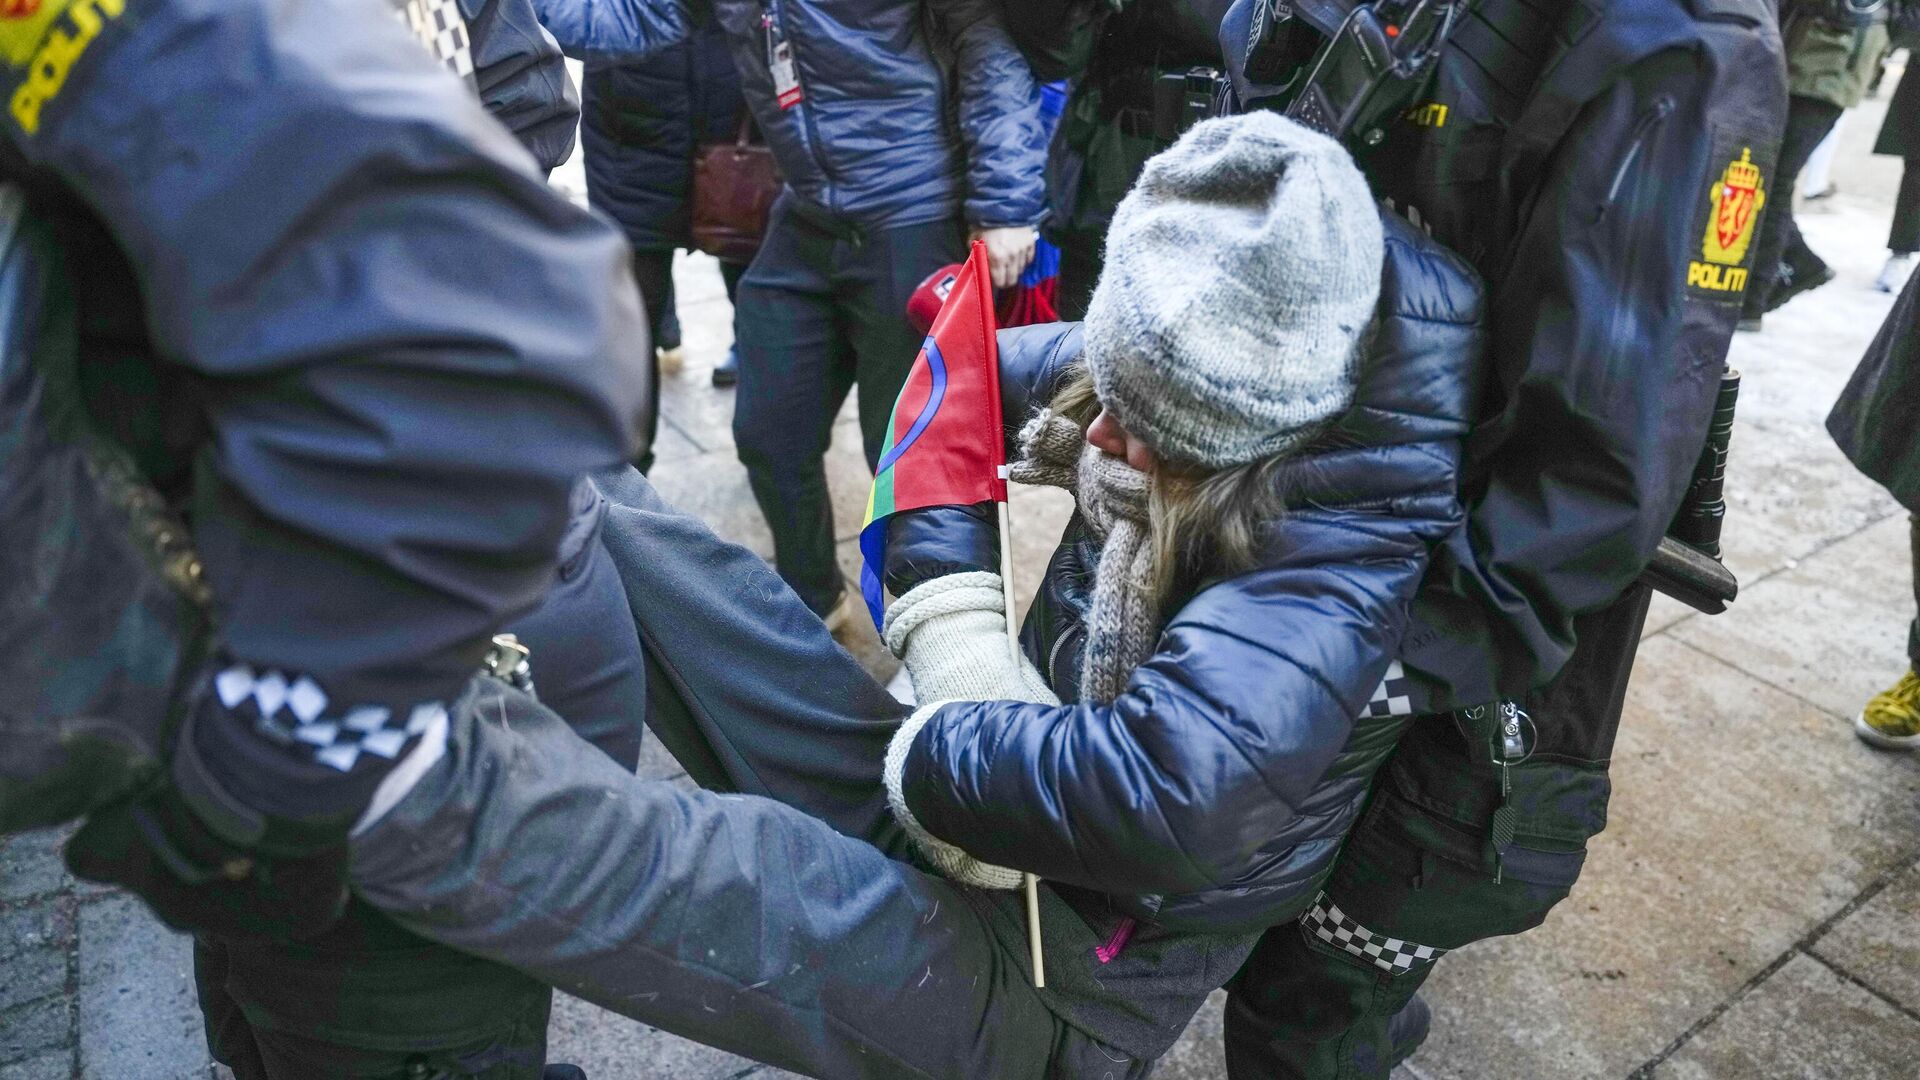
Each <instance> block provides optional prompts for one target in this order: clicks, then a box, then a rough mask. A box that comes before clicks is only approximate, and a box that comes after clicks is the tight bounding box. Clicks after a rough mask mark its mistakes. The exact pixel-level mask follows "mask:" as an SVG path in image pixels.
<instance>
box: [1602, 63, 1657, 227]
mask: <svg viewBox="0 0 1920 1080" xmlns="http://www.w3.org/2000/svg"><path fill="white" fill-rule="evenodd" d="M1672 115H1673V99H1672V98H1670V97H1668V96H1666V95H1665V94H1662V95H1660V97H1659V98H1658V99H1656V100H1655V101H1654V103H1653V107H1652V108H1650V109H1648V110H1647V111H1646V112H1644V113H1641V114H1640V119H1639V120H1637V121H1635V122H1634V125H1633V142H1632V143H1630V144H1628V146H1627V153H1626V156H1625V157H1623V158H1621V159H1620V166H1619V168H1616V169H1615V170H1613V182H1612V183H1610V184H1608V185H1607V198H1606V201H1605V202H1603V203H1601V204H1600V214H1599V215H1598V216H1597V217H1596V218H1595V220H1596V221H1598V220H1599V218H1600V217H1604V216H1606V212H1607V210H1608V209H1609V208H1611V207H1612V206H1613V204H1614V203H1615V202H1616V201H1617V200H1618V199H1619V198H1620V185H1621V184H1624V183H1626V180H1627V173H1628V172H1629V171H1630V170H1632V168H1633V166H1634V163H1635V162H1637V161H1639V160H1640V150H1641V148H1642V147H1644V146H1645V145H1646V144H1647V137H1648V136H1649V135H1652V134H1653V129H1654V128H1655V127H1658V126H1659V125H1661V124H1664V123H1666V121H1667V117H1669V116H1672Z"/></svg>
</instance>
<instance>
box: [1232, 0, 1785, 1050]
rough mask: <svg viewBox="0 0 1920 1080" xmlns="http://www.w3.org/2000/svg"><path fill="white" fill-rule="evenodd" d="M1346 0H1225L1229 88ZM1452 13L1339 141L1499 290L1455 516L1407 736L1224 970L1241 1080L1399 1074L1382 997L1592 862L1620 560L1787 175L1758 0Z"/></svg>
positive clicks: (1643, 525) (1696, 450)
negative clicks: (1779, 175)
mask: <svg viewBox="0 0 1920 1080" xmlns="http://www.w3.org/2000/svg"><path fill="white" fill-rule="evenodd" d="M1353 6H1354V5H1352V4H1340V3H1325V2H1316V3H1302V4H1298V5H1292V7H1293V8H1294V9H1297V17H1296V18H1294V19H1292V20H1290V21H1283V22H1274V21H1272V20H1268V19H1266V18H1265V16H1264V14H1262V15H1260V16H1257V17H1249V15H1250V12H1252V11H1257V10H1259V6H1258V5H1256V4H1253V3H1242V4H1236V5H1235V6H1234V9H1233V10H1232V11H1230V12H1229V13H1228V15H1227V17H1226V19H1225V21H1224V23H1223V31H1222V38H1223V45H1224V46H1225V51H1226V62H1227V65H1228V67H1229V69H1230V71H1231V72H1232V74H1233V77H1234V82H1235V90H1236V92H1237V93H1238V96H1239V97H1240V99H1241V101H1242V103H1244V104H1255V105H1257V104H1261V103H1263V102H1264V103H1268V104H1281V105H1284V104H1285V103H1286V102H1287V101H1288V100H1289V97H1288V94H1287V93H1284V92H1282V91H1280V90H1279V88H1278V87H1276V86H1272V85H1262V82H1261V81H1262V78H1263V74H1264V73H1263V72H1261V71H1259V70H1258V68H1259V65H1258V63H1250V62H1249V55H1250V52H1251V53H1253V58H1254V60H1256V61H1257V60H1258V59H1259V50H1260V49H1274V48H1278V49H1280V51H1282V52H1284V51H1285V49H1286V48H1287V40H1286V39H1287V38H1288V36H1289V35H1296V34H1324V33H1327V32H1330V31H1331V30H1332V29H1333V28H1334V27H1336V26H1337V25H1338V20H1339V19H1340V18H1341V17H1343V16H1344V15H1345V14H1346V11H1347V10H1348V9H1350V8H1352V7H1353ZM1376 6H1377V7H1378V8H1379V9H1380V10H1381V13H1384V14H1392V11H1390V10H1389V8H1393V9H1395V10H1397V9H1399V8H1405V7H1408V6H1410V5H1388V4H1385V3H1382V4H1379V5H1376ZM1276 7H1278V8H1279V9H1280V10H1281V11H1282V12H1283V14H1284V12H1285V11H1286V10H1287V9H1288V7H1289V5H1277V6H1276ZM1458 8H1459V10H1458V12H1457V21H1456V22H1455V23H1454V24H1453V25H1452V27H1451V33H1450V34H1448V36H1447V37H1446V38H1445V45H1444V49H1443V51H1442V52H1441V53H1440V55H1439V58H1438V60H1437V63H1436V64H1435V66H1434V67H1433V68H1432V70H1431V74H1430V80H1429V82H1428V83H1427V84H1426V89H1425V91H1424V93H1422V94H1421V95H1420V96H1418V97H1416V98H1415V99H1414V100H1413V101H1412V104H1411V107H1408V108H1405V109H1404V110H1397V111H1396V114H1395V115H1392V116H1390V117H1389V118H1387V120H1386V122H1384V123H1383V124H1382V125H1379V126H1377V127H1373V128H1371V129H1369V130H1367V131H1360V132H1356V133H1355V134H1356V135H1358V136H1359V138H1358V139H1356V140H1355V142H1354V146H1355V149H1356V151H1357V152H1356V157H1357V159H1358V161H1359V162H1360V164H1361V167H1362V169H1363V170H1364V171H1365V172H1366V173H1367V175H1368V177H1369V178H1370V180H1371V181H1372V182H1373V184H1374V186H1375V190H1376V192H1378V193H1379V194H1380V195H1381V196H1383V197H1384V198H1386V199H1388V200H1389V201H1390V202H1391V203H1393V204H1394V205H1395V206H1396V207H1397V208H1399V209H1400V210H1401V212H1403V213H1404V214H1405V215H1406V216H1407V217H1408V218H1409V219H1410V220H1412V221H1414V222H1416V223H1417V224H1419V225H1420V226H1422V227H1423V228H1425V229H1427V230H1428V231H1429V232H1430V233H1431V234H1432V235H1433V236H1434V237H1435V238H1436V239H1438V240H1440V241H1442V242H1443V243H1446V244H1447V245H1449V246H1450V247H1452V248H1453V249H1454V250H1455V251H1457V252H1458V253H1459V254H1461V255H1462V256H1464V257H1465V258H1466V259H1467V260H1468V261H1469V262H1470V263H1471V264H1473V266H1474V267H1475V268H1476V269H1477V270H1478V271H1479V272H1480V273H1481V274H1482V275H1483V276H1484V278H1485V279H1486V281H1487V284H1488V288H1489V311H1490V312H1491V321H1492V327H1491V339H1490V355H1491V361H1490V362H1491V370H1490V373H1489V377H1488V385H1489V393H1488V397H1487V400H1486V403H1485V411H1484V416H1483V420H1482V422H1481V423H1480V424H1479V425H1478V427H1477V428H1476V430H1475V434H1474V435H1473V436H1472V437H1471V438H1470V439H1469V442H1468V445H1467V465H1466V468H1465V469H1464V471H1463V495H1464V498H1465V501H1466V503H1467V505H1468V508H1469V519H1468V523H1467V525H1466V527H1465V528H1464V529H1463V530H1462V531H1461V532H1459V533H1458V534H1456V536H1455V537H1454V538H1453V539H1452V540H1451V541H1450V542H1448V543H1447V544H1446V545H1445V546H1443V547H1442V548H1441V549H1440V550H1438V551H1436V552H1435V554H1434V564H1433V567H1432V569H1431V571H1430V572H1429V573H1428V575H1427V578H1426V579H1425V581H1424V583H1423V585H1422V587H1421V591H1420V592H1419V594H1418V595H1417V596H1416V598H1415V600H1414V603H1413V624H1412V627H1411V629H1410V630H1409V634H1408V637H1407V639H1406V641H1405V643H1404V645H1403V648H1402V651H1401V659H1402V662H1403V666H1404V668H1405V677H1404V678H1403V679H1399V680H1393V681H1391V682H1390V684H1389V689H1390V691H1391V693H1390V696H1389V699H1390V700H1392V699H1402V700H1398V701H1397V702H1396V707H1398V708H1401V709H1403V710H1405V711H1408V712H1410V713H1413V714H1416V715H1415V716H1414V718H1413V719H1412V721H1411V724H1410V726H1409V728H1408V730H1407V734H1406V735H1405V737H1404V741H1403V742H1402V744H1401V746H1400V748H1399V750H1398V752H1397V753H1396V755H1395V756H1394V758H1393V759H1392V760H1391V761H1390V762H1389V763H1388V765H1387V767H1386V768H1385V769H1384V770H1383V775H1382V776H1381V778H1380V779H1379V780H1378V781H1377V783H1376V785H1375V793H1374V796H1373V799H1372V802H1371V803H1370V805H1369V807H1368V809H1367V810H1366V812H1365V814H1364V815H1363V817H1362V819H1361V820H1360V822H1359V823H1358V824H1357V825H1356V826H1355V828H1354V831H1353V832H1352V833H1351V834H1350V836H1349V839H1348V840H1347V842H1346V844H1345V846H1344V847H1343V849H1342V852H1341V856H1340V858H1339V860H1338V862H1337V863H1336V865H1335V868H1334V870H1333V873H1332V875H1331V877H1330V878H1329V879H1328V881H1327V883H1326V885H1325V891H1324V894H1323V895H1322V897H1321V899H1320V900H1319V902H1318V903H1317V904H1316V905H1315V907H1314V908H1313V909H1312V910H1310V911H1309V912H1308V913H1307V914H1306V915H1305V916H1304V917H1303V919H1302V921H1301V922H1300V923H1299V924H1297V925H1294V924H1289V925H1284V926H1279V927H1275V928H1274V929H1273V930H1271V931H1269V932H1268V933H1267V935H1266V936H1265V938H1264V939H1263V940H1262V942H1261V944H1260V946H1259V948H1258V949H1257V950H1256V951H1255V953H1254V955H1253V956H1252V958H1251V959H1250V960H1249V962H1248V963H1247V965H1246V967H1245V968H1244V969H1243V970H1242V971H1241V973H1240V974H1239V976H1238V977H1237V978H1236V979H1235V981H1234V982H1233V983H1232V984H1231V985H1230V987H1229V990H1230V995H1229V998H1228V1006H1227V1021H1226V1023H1227V1031H1226V1039H1227V1056H1228V1067H1229V1072H1230V1075H1232V1076H1233V1077H1235V1080H1252V1078H1256V1077H1313V1078H1331V1077H1335V1076H1340V1077H1349V1076H1385V1075H1386V1073H1387V1071H1388V1070H1389V1068H1390V1067H1391V1065H1392V1063H1393V1062H1394V1061H1396V1060H1398V1059H1399V1058H1401V1057H1404V1056H1405V1055H1406V1054H1407V1053H1409V1052H1411V1049H1412V1046H1411V1045H1409V1044H1410V1043H1411V1042H1412V1041H1413V1040H1411V1039H1407V1038H1402V1039H1401V1040H1400V1044H1399V1045H1397V1046H1396V1045H1395V1041H1394V1039H1393V1038H1392V1037H1391V1036H1390V1033H1389V1027H1388V1022H1389V1018H1391V1017H1393V1016H1395V1014H1397V1013H1400V1012H1401V1010H1403V1009H1404V1008H1406V1007H1407V1006H1408V1003H1409V1002H1410V1001H1411V999H1412V997H1413V994H1414V991H1415V990H1416V989H1417V988H1418V987H1419V986H1420V984H1421V983H1422V982H1424V981H1425V980H1426V978H1427V976H1428V974H1429V973H1430V972H1431V970H1432V967H1433V964H1434V962H1435V961H1436V960H1437V959H1438V958H1439V957H1440V956H1442V955H1444V954H1445V953H1446V952H1448V951H1450V950H1452V949H1457V948H1459V947H1461V946H1463V945H1466V944H1469V943H1471V942H1474V941H1478V940H1481V939H1483V938H1487V937H1493V936H1496V935H1501V934H1514V933H1519V932H1521V931H1524V930H1526V929H1529V928H1530V927H1533V926H1535V925H1537V924H1538V923H1539V922H1540V921H1541V919H1543V918H1544V917H1545V915H1546V913H1547V912H1548V911H1549V910H1550V909H1551V908H1552V907H1553V906H1554V904H1556V903H1558V902H1559V901H1560V900H1561V899H1562V898H1564V897H1565V896H1566V895H1567V893H1568V890H1569V889H1570V888H1571V887H1572V885H1573V883H1574V881H1575V879H1576V878H1577V877H1578V876H1579V873H1580V867H1581V864H1582V861H1583V860H1584V858H1585V847H1586V841H1587V839H1588V838H1589V837H1591V836H1593V835H1594V834H1596V833H1598V832H1599V831H1600V830H1601V829H1602V828H1603V827H1604V825H1605V824H1606V807H1607V798H1608V793H1609V786H1608V781H1607V764H1608V757H1609V754H1610V753H1611V751H1612V747H1613V741H1614V734H1615V731H1616V729H1617V728H1618V725H1619V721H1620V714H1621V709H1622V701H1623V698H1624V695H1625V691H1626V683H1627V677H1628V673H1629V671H1630V670H1631V667H1632V664H1633V656H1634V652H1635V649H1636V648H1637V645H1638V642H1639V638H1640V630H1641V625H1642V622H1643V620H1644V618H1645V615H1646V610H1647V602H1648V597H1649V593H1648V590H1647V588H1646V587H1644V586H1642V585H1638V584H1636V583H1635V580H1636V578H1637V577H1638V576H1639V575H1640V573H1641V570H1642V568H1643V567H1645V566H1646V564H1647V562H1648V560H1649V557H1650V556H1651V555H1652V553H1653V551H1654V549H1655V547H1656V545H1657V544H1658V543H1659V541H1660V539H1661V537H1662V535H1663V534H1664V533H1665V532H1666V530H1667V527H1668V524H1669V522H1670V521H1671V520H1672V519H1673V517H1674V514H1675V511H1676V510H1677V508H1678V507H1679V505H1680V502H1681V500H1682V496H1683V494H1684V492H1685V489H1686V487H1687V483H1688V480H1689V477H1690V474H1691V472H1692V469H1693V466H1694V463H1695V461H1696V459H1697V458H1698V456H1699V455H1700V452H1701V446H1702V442H1703V438H1704V434H1705V431H1706V427H1707V421H1708V416H1709V414H1710V412H1711V410H1712V408H1713V401H1714V394H1715V391H1716V388H1717V385H1718V382H1719V378H1720V374H1721V372H1722V370H1723V366H1724V358H1725V355H1726V349H1727V344H1728V340H1729V337H1730V335H1731V334H1732V332H1733V329H1734V324H1735V321H1736V319H1737V318H1738V315H1739V312H1740V302H1741V298H1742V294H1743V290H1744V288H1745V286H1746V283H1747V279H1748V277H1749V275H1750V272H1751V270H1752V262H1753V254H1754V246H1755V245H1754V234H1755V230H1756V226H1757V222H1758V219H1759V211H1760V210H1761V208H1762V206H1763V205H1766V204H1767V203H1768V200H1770V199H1771V198H1772V197H1773V189H1774V186H1775V176H1774V173H1773V162H1774V159H1775V156H1776V153H1777V151H1778V147H1779V142H1780V133H1781V128H1782V123H1783V116H1784V111H1785V105H1786V92H1785V86H1784V70H1783V66H1782V60H1781V49H1780V41H1779V37H1778V34H1777V28H1776V26H1775V23H1774V20H1773V16H1772V12H1771V9H1770V7H1769V6H1768V5H1767V4H1766V3H1764V2H1763V0H1648V2H1645V3H1635V4H1607V5H1588V4H1569V5H1547V4H1536V3H1530V2H1526V0H1481V2H1478V3H1471V4H1462V5H1458ZM1388 21H1391V20H1388ZM1396 29H1398V28H1397V27H1396ZM1294 40H1295V42H1296V44H1297V40H1298V39H1294ZM1369 946H1373V947H1372V948H1371V949H1370V948H1369Z"/></svg>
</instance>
